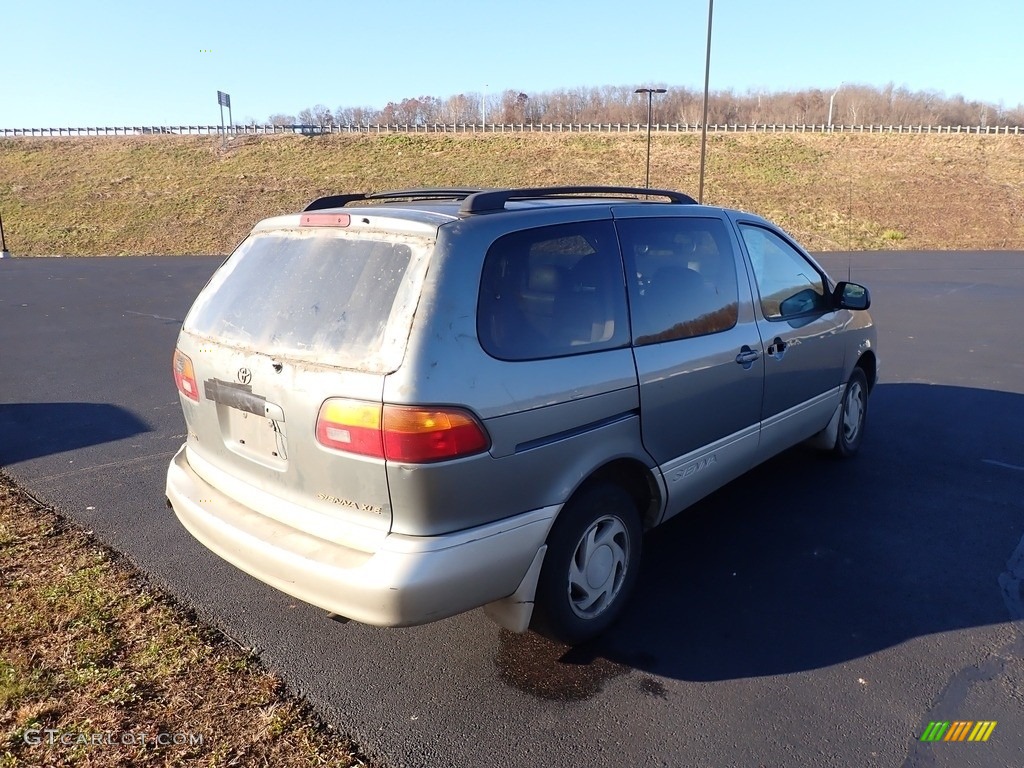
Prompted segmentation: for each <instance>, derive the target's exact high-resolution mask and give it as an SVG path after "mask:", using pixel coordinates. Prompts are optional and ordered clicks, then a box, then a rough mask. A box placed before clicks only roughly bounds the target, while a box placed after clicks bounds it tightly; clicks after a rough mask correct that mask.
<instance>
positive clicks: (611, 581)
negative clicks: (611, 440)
mask: <svg viewBox="0 0 1024 768" xmlns="http://www.w3.org/2000/svg"><path fill="white" fill-rule="evenodd" d="M642 541H643V531H642V529H641V527H640V516H639V513H638V511H637V508H636V504H635V502H634V501H633V498H632V497H631V496H630V495H629V493H627V492H626V490H625V489H624V488H622V487H621V486H619V485H615V484H612V483H599V484H595V485H592V486H590V487H589V488H586V489H584V490H582V491H581V492H580V493H579V494H578V495H577V496H575V497H573V498H572V499H571V500H570V501H569V502H568V503H567V504H566V505H565V507H564V508H563V509H562V512H561V514H559V516H558V520H556V521H555V525H554V527H553V528H552V529H551V533H550V535H549V536H548V551H547V555H546V556H545V557H544V565H543V567H542V568H541V572H540V580H539V582H538V584H537V597H536V602H535V606H534V622H533V624H534V628H536V629H538V630H539V631H540V632H541V633H542V634H545V635H548V636H549V637H552V638H554V639H556V640H561V641H562V642H564V643H568V644H569V645H575V644H577V643H582V642H584V641H586V640H590V639H592V638H594V637H596V636H597V635H599V634H601V633H602V632H604V631H605V630H606V629H607V628H608V627H609V626H611V624H612V622H614V621H615V620H616V619H617V618H618V616H619V614H620V613H621V612H622V608H623V606H624V605H625V603H626V601H627V600H628V599H629V595H630V593H631V592H632V591H633V587H634V585H635V584H636V578H637V572H638V568H639V565H640V550H641V546H642Z"/></svg>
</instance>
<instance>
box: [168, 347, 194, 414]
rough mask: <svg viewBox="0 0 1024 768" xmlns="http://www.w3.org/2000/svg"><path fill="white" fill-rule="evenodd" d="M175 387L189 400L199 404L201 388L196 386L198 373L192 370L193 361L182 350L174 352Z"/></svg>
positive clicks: (172, 364)
mask: <svg viewBox="0 0 1024 768" xmlns="http://www.w3.org/2000/svg"><path fill="white" fill-rule="evenodd" d="M171 367H172V368H173V369H174V385H175V386H176V387H177V388H178V391H179V392H181V394H183V395H184V396H185V397H187V398H188V399H189V400H194V401H195V402H197V403H198V402H199V386H198V385H197V384H196V372H195V370H194V369H193V368H192V360H191V359H190V358H189V356H188V355H186V354H185V353H184V352H182V351H181V350H180V349H176V350H174V360H173V362H172V363H171Z"/></svg>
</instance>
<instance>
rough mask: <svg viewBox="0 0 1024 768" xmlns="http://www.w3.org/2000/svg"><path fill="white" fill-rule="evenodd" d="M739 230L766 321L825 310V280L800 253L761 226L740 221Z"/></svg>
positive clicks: (826, 309) (827, 302)
mask: <svg viewBox="0 0 1024 768" xmlns="http://www.w3.org/2000/svg"><path fill="white" fill-rule="evenodd" d="M740 232H741V233H742V234H743V242H744V243H745V244H746V246H747V253H748V254H750V264H751V266H752V267H753V268H754V278H755V280H756V281H757V289H758V292H759V293H760V294H761V311H762V312H763V313H764V316H765V317H766V318H767V319H768V320H779V319H786V318H789V317H796V316H797V315H806V314H810V313H812V312H827V311H828V310H829V308H830V305H829V301H828V297H827V296H826V293H825V281H824V279H823V278H822V276H821V273H819V272H818V270H816V269H815V268H814V267H813V266H812V265H811V263H810V262H809V261H807V259H806V258H804V256H803V254H801V253H800V252H799V251H797V250H796V249H795V248H793V246H791V245H790V244H789V243H787V242H786V241H785V240H783V239H782V238H781V237H779V236H778V235H777V234H775V233H774V232H772V231H771V230H768V229H764V228H763V227H757V226H754V225H751V224H741V225H740Z"/></svg>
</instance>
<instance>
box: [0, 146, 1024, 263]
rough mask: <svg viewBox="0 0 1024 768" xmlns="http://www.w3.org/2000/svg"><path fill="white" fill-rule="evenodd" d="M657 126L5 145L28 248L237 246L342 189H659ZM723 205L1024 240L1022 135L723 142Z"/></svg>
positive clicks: (37, 251) (849, 231)
mask: <svg viewBox="0 0 1024 768" xmlns="http://www.w3.org/2000/svg"><path fill="white" fill-rule="evenodd" d="M645 148H646V142H645V136H644V134H642V133H633V134H621V135H620V134H596V133H595V134H488V135H481V134H478V135H472V134H468V135H467V134H458V135H454V134H448V135H445V134H430V135H424V134H419V135H416V134H412V135H410V134H380V135H358V134H348V135H342V134H338V135H333V136H322V137H315V138H305V137H301V136H294V135H290V136H249V137H241V138H239V139H237V140H235V141H233V142H232V143H231V144H230V145H229V146H228V148H227V149H221V146H220V139H218V138H215V137H188V136H151V137H127V138H125V137H120V138H82V139H38V138H37V139H8V140H4V141H0V213H2V214H3V216H4V225H5V228H6V231H7V242H8V247H9V248H10V249H11V251H12V252H13V253H15V254H16V255H17V254H25V255H45V254H67V255H82V256H84V255H96V254H149V253H160V254H165V253H166V254H183V253H227V252H228V251H230V250H231V248H232V247H233V246H234V245H235V243H237V241H238V240H239V239H241V238H242V237H243V236H244V235H245V234H246V232H247V231H248V230H249V228H250V227H251V226H252V224H253V223H254V222H255V221H257V220H258V219H260V218H263V217H265V216H269V215H274V214H279V213H285V212H290V211H295V210H298V209H300V208H301V207H302V206H304V205H305V204H306V203H307V202H308V201H309V200H310V199H312V198H314V197H316V196H318V195H320V194H325V193H338V192H343V191H376V190H382V189H395V188H404V187H414V186H484V187H489V186H506V185H537V184H583V183H589V184H630V185H637V184H642V182H643V168H644V152H645ZM699 159H700V137H699V136H698V135H693V134H656V135H655V136H654V139H653V147H652V154H651V183H652V186H658V187H668V188H673V189H680V190H683V191H688V192H690V193H693V194H695V193H696V191H697V187H698V170H699ZM705 200H706V202H709V203H712V204H716V205H726V206H733V207H738V208H743V209H746V210H750V211H753V212H755V213H759V214H762V215H764V216H767V217H769V218H772V219H775V220H776V221H778V222H779V223H780V224H782V225H783V226H784V227H786V228H787V229H789V230H790V231H791V232H792V233H793V234H794V235H795V236H797V238H798V239H800V240H801V241H802V242H803V243H804V244H805V245H806V246H807V247H809V248H811V249H814V250H846V249H878V248H880V249H886V248H891V249H933V248H935V249H954V248H956V249H995V248H1014V249H1018V248H1024V140H1022V139H1021V138H1020V137H1016V136H977V135H970V136H968V135H955V134H954V135H941V136H939V135H906V134H904V135H900V134H833V135H821V134H752V133H751V134H713V135H711V136H710V137H709V141H708V155H707V172H706V182H705Z"/></svg>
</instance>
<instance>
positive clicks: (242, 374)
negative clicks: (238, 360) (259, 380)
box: [238, 368, 252, 384]
mask: <svg viewBox="0 0 1024 768" xmlns="http://www.w3.org/2000/svg"><path fill="white" fill-rule="evenodd" d="M238 380H239V381H240V382H242V383H243V384H248V383H249V382H250V381H252V371H250V370H249V369H248V368H239V369H238Z"/></svg>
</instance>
